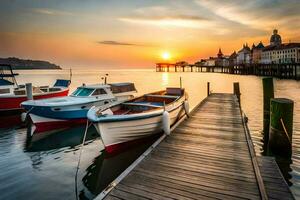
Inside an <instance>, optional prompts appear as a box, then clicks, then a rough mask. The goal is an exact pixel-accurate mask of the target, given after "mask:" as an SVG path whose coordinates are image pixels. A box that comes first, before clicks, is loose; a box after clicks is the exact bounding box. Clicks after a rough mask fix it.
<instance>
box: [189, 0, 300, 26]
mask: <svg viewBox="0 0 300 200" xmlns="http://www.w3.org/2000/svg"><path fill="white" fill-rule="evenodd" d="M195 3H196V4H198V5H199V6H200V7H202V8H205V9H207V10H209V11H211V12H212V13H214V14H216V15H217V16H219V17H222V18H224V19H227V20H230V21H234V22H237V23H240V24H243V25H248V26H252V27H256V28H261V29H266V28H267V27H274V26H275V27H276V26H278V25H280V24H286V22H287V21H288V20H290V19H293V18H295V17H296V18H298V19H299V16H300V15H299V9H300V4H299V0H286V1H279V0H264V1H261V0H253V1H244V0H232V1H223V2H222V4H220V2H219V1H218V0H195Z"/></svg>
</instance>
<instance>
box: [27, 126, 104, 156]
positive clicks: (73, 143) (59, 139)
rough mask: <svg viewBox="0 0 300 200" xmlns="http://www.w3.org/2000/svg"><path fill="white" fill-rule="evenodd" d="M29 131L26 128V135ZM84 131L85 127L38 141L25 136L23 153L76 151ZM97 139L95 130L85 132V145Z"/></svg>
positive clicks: (57, 133)
mask: <svg viewBox="0 0 300 200" xmlns="http://www.w3.org/2000/svg"><path fill="white" fill-rule="evenodd" d="M29 131H30V127H28V131H27V133H28V132H29ZM84 131H85V126H80V127H76V128H72V129H67V130H63V131H58V132H55V133H52V134H51V135H47V137H44V138H42V139H40V140H34V139H33V137H30V135H29V134H27V140H26V143H25V151H28V152H37V151H49V150H53V149H61V148H64V147H69V148H70V149H77V148H78V147H77V146H78V145H79V144H81V143H82V139H83V134H84ZM98 137H99V134H98V133H97V131H96V129H95V128H94V127H93V126H91V127H90V128H89V130H88V132H87V135H86V142H85V144H88V143H89V142H90V141H91V140H94V139H96V138H98Z"/></svg>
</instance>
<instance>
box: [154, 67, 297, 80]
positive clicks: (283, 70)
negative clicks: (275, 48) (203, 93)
mask: <svg viewBox="0 0 300 200" xmlns="http://www.w3.org/2000/svg"><path fill="white" fill-rule="evenodd" d="M156 72H217V73H225V74H240V75H256V76H273V77H277V78H282V79H295V80H299V79H300V63H290V64H240V65H233V66H204V65H200V64H187V63H184V64H180V63H156Z"/></svg>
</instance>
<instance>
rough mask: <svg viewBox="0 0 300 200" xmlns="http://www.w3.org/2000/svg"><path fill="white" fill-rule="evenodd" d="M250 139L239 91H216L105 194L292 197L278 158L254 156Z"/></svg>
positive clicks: (121, 196)
mask: <svg viewBox="0 0 300 200" xmlns="http://www.w3.org/2000/svg"><path fill="white" fill-rule="evenodd" d="M247 141H249V138H248V139H247V132H246V129H245V127H244V124H243V120H242V116H241V114H240V108H239V104H238V102H237V99H236V97H235V96H233V95H231V94H212V95H210V96H209V97H208V98H207V99H206V100H205V102H204V103H203V104H202V105H201V106H199V107H198V108H197V109H195V112H194V113H193V114H192V116H191V117H190V118H189V119H187V120H185V121H184V122H182V123H181V124H180V125H179V126H178V127H177V128H176V129H175V130H174V131H173V132H172V134H171V136H169V137H166V138H165V139H164V140H163V141H162V142H161V143H160V144H159V145H158V146H157V147H156V148H154V149H153V150H152V152H151V153H150V154H149V155H148V156H146V157H145V158H144V159H143V160H142V161H141V162H140V163H139V164H138V165H137V166H136V167H135V168H133V170H132V171H131V172H130V173H129V174H128V175H127V176H126V177H125V178H124V179H122V180H121V182H120V183H119V184H117V185H116V186H115V187H114V184H112V185H111V186H112V187H113V189H112V190H111V192H110V193H109V194H108V195H107V196H106V199H159V200H160V199H267V198H269V199H293V196H292V194H291V192H290V190H289V188H288V186H287V184H286V183H285V181H284V180H283V178H282V176H281V174H280V172H279V170H278V168H277V165H276V163H275V162H274V160H272V159H271V158H259V159H256V157H255V156H254V157H253V155H252V158H253V159H251V153H250V152H251V151H253V147H252V146H251V145H252V142H251V140H250V142H251V145H250V146H249V144H248V142H247ZM251 148H252V149H251ZM255 163H256V164H257V169H258V171H256V170H255ZM258 167H259V168H258ZM259 183H260V184H259ZM112 187H111V188H112ZM100 196H102V197H103V196H104V195H103V194H102V195H100ZM266 196H267V197H266Z"/></svg>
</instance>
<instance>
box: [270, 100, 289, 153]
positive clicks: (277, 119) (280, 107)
mask: <svg viewBox="0 0 300 200" xmlns="http://www.w3.org/2000/svg"><path fill="white" fill-rule="evenodd" d="M270 108H271V117H270V132H269V143H268V147H269V151H270V152H271V153H272V154H274V155H279V156H284V157H286V156H291V154H292V134H293V110H294V102H293V101H292V100H290V99H285V98H275V99H271V107H270Z"/></svg>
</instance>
